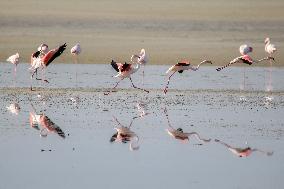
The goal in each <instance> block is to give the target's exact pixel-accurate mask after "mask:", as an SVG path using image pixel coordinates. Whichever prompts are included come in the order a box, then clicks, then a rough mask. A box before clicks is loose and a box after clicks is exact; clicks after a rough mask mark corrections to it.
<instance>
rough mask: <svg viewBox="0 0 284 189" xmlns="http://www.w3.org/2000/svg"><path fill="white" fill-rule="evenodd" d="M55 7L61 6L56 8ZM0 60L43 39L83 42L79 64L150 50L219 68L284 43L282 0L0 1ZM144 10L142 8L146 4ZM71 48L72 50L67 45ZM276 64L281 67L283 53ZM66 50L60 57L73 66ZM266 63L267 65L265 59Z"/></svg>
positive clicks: (161, 60)
mask: <svg viewBox="0 0 284 189" xmlns="http://www.w3.org/2000/svg"><path fill="white" fill-rule="evenodd" d="M55 4H56V6H55ZM1 6H2V9H1V12H0V18H1V19H0V25H1V28H0V44H1V46H0V57H1V59H2V60H3V61H4V60H5V59H6V58H7V57H8V56H9V55H11V54H13V53H15V52H19V53H20V55H21V57H22V58H21V61H22V62H29V60H30V58H29V57H30V54H31V52H32V51H34V50H35V48H36V47H37V46H38V45H39V44H40V43H42V42H46V43H48V44H49V46H50V47H51V48H52V47H56V46H57V45H58V44H60V43H64V42H67V44H68V47H71V46H72V45H74V44H75V43H77V42H80V43H81V45H82V48H83V53H82V55H81V56H80V58H79V62H80V63H108V62H109V61H110V60H111V58H114V59H117V60H119V61H129V58H130V56H131V54H133V53H137V52H138V51H139V50H140V49H141V48H145V49H146V50H147V51H148V53H149V56H150V60H151V61H150V64H173V63H175V62H176V61H177V60H178V59H182V58H188V59H190V60H191V61H192V63H199V62H200V61H201V60H202V59H211V60H212V61H213V62H214V64H216V65H222V64H225V63H227V62H228V61H230V60H231V59H232V58H234V57H236V56H238V55H239V52H238V47H239V45H241V44H242V43H249V44H251V45H253V47H254V51H255V53H253V57H254V58H259V57H263V56H265V54H264V50H263V46H264V44H263V40H264V38H265V37H267V36H270V37H271V38H272V41H274V42H275V44H276V45H277V47H278V49H280V50H281V48H283V44H284V36H283V33H284V24H283V23H284V15H283V11H282V10H283V8H284V2H283V1H280V0H272V1H269V2H267V1H264V0H260V1H259V0H254V1H250V2H247V1H243V0H242V1H238V2H235V1H233V0H230V1H224V0H217V1H214V2H212V1H202V2H200V1H196V0H194V1H183V0H179V1H174V2H172V1H155V2H152V1H127V0H123V1H120V2H119V3H117V1H114V0H112V1H108V2H103V1H80V2H77V1H69V2H68V3H66V1H53V0H51V1H48V2H38V1H34V0H27V1H25V2H24V3H23V2H22V1H20V0H16V1H1ZM141 7H143V8H141ZM68 51H69V50H68ZM275 58H276V60H277V63H276V64H275V66H282V65H283V64H284V55H283V53H277V54H276V55H275ZM72 61H73V59H72V57H71V55H70V54H69V52H66V53H65V54H64V55H63V56H62V57H60V58H59V59H58V60H57V61H56V62H59V63H62V62H63V63H70V62H72ZM261 65H266V64H265V63H263V64H261Z"/></svg>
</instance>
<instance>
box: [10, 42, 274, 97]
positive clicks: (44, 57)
mask: <svg viewBox="0 0 284 189" xmlns="http://www.w3.org/2000/svg"><path fill="white" fill-rule="evenodd" d="M264 44H265V47H264V50H265V52H266V53H267V54H268V56H267V57H265V58H262V59H258V60H254V59H252V58H251V56H250V55H249V54H250V53H251V52H253V48H252V47H251V46H249V45H247V44H244V45H241V46H240V48H239V51H240V54H241V55H240V56H238V57H236V58H234V59H233V60H231V61H230V62H229V63H228V64H226V65H224V66H222V67H219V68H217V69H216V70H217V71H221V70H223V69H224V68H227V67H229V66H231V65H233V64H235V63H244V64H248V65H252V64H256V63H259V62H262V61H270V64H272V61H274V58H273V54H274V53H275V52H276V50H277V49H276V46H275V45H274V44H272V43H271V42H270V38H266V39H265V41H264ZM66 47H67V45H66V43H64V44H63V45H60V46H58V47H57V48H54V49H51V50H49V47H48V45H47V44H41V45H40V46H39V47H38V48H37V50H36V51H35V52H34V53H32V55H31V67H30V68H29V70H30V73H31V85H30V90H34V89H33V87H32V80H33V78H34V75H35V76H36V80H42V81H43V82H46V83H49V81H48V80H46V79H45V70H46V68H47V66H48V65H50V63H52V62H53V61H54V60H55V59H56V58H57V57H59V56H60V55H61V54H62V53H63V52H64V51H65V50H66ZM70 52H71V54H72V55H73V57H74V59H75V63H78V55H79V54H80V53H81V52H82V49H81V46H80V44H79V43H77V44H76V45H75V46H73V47H72V48H71V50H70ZM19 59H20V55H19V53H16V54H14V55H12V56H10V57H9V58H8V59H7V61H8V62H11V63H12V64H14V65H15V68H14V77H16V72H17V65H18V64H19ZM130 62H131V63H127V62H125V63H120V62H117V61H115V60H112V61H111V63H110V64H111V66H112V67H113V68H114V69H115V70H116V71H117V75H115V76H114V77H115V78H118V79H119V80H118V81H117V82H116V84H115V86H114V87H113V88H112V89H111V90H109V91H107V92H105V93H104V94H105V95H109V94H111V93H112V91H113V90H114V89H116V87H117V86H118V85H119V83H120V82H121V81H122V80H124V79H125V78H128V79H129V80H130V81H131V84H132V87H133V88H135V89H138V90H141V91H143V92H146V93H149V91H148V90H146V89H143V88H140V87H137V86H136V85H134V83H133V81H132V78H131V75H132V74H134V73H136V72H137V71H138V70H139V69H140V68H141V66H142V67H143V79H142V81H143V82H142V83H143V85H144V68H145V65H146V64H147V63H148V62H149V57H148V56H147V54H146V50H145V49H141V51H140V53H137V54H133V55H132V56H131V57H130ZM202 64H213V63H212V61H211V60H203V61H201V62H200V63H199V64H198V65H197V66H193V65H192V64H191V62H190V61H189V60H181V61H179V62H178V63H176V64H175V65H173V66H171V67H170V68H169V69H168V70H167V71H166V74H169V76H168V80H167V83H166V85H165V88H164V90H163V92H164V94H166V93H167V92H168V88H169V84H170V79H171V77H172V76H173V75H174V74H175V73H176V72H178V73H183V71H186V70H192V71H197V70H199V67H200V66H201V65H202ZM38 70H41V71H42V76H41V78H38ZM14 79H15V78H14ZM76 83H77V73H76Z"/></svg>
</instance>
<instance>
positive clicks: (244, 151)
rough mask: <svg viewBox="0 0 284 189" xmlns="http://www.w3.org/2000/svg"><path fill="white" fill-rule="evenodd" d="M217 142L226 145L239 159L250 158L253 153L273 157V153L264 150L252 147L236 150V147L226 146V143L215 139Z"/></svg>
mask: <svg viewBox="0 0 284 189" xmlns="http://www.w3.org/2000/svg"><path fill="white" fill-rule="evenodd" d="M215 142H218V143H220V144H222V145H224V146H225V147H227V148H228V150H230V151H231V152H232V153H233V154H234V155H236V156H239V157H248V156H249V155H251V154H252V152H261V153H263V154H265V155H267V156H271V155H272V154H273V152H265V151H263V150H259V149H256V148H254V149H252V148H250V147H247V148H234V147H232V146H230V145H228V144H226V143H225V142H222V141H220V140H218V139H215Z"/></svg>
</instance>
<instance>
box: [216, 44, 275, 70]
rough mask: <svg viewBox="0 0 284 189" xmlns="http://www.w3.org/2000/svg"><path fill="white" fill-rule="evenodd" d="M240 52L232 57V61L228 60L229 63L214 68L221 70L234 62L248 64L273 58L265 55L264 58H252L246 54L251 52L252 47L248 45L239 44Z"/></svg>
mask: <svg viewBox="0 0 284 189" xmlns="http://www.w3.org/2000/svg"><path fill="white" fill-rule="evenodd" d="M239 50H240V53H241V56H239V57H236V58H235V59H233V60H232V61H230V62H229V64H226V65H224V66H222V67H220V68H217V69H216V70H217V71H221V70H222V69H224V68H226V67H228V66H231V65H233V64H235V63H244V64H248V65H252V64H256V63H259V62H262V61H264V60H271V59H272V60H274V58H272V57H265V58H262V59H259V60H253V59H252V58H251V57H250V56H249V55H248V54H249V53H251V52H252V51H253V48H252V47H251V46H249V45H246V44H244V45H241V46H240V48H239Z"/></svg>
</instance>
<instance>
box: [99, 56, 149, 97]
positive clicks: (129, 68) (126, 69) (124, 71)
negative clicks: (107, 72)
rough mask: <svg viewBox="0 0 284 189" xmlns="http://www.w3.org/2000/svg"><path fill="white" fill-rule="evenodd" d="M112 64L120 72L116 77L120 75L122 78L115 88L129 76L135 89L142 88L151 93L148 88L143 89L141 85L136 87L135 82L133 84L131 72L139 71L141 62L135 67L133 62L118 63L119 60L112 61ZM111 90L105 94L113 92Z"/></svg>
mask: <svg viewBox="0 0 284 189" xmlns="http://www.w3.org/2000/svg"><path fill="white" fill-rule="evenodd" d="M111 65H112V67H113V68H114V69H115V70H116V71H117V72H118V74H117V75H116V76H114V77H118V78H119V79H120V80H119V81H118V82H117V83H116V85H115V86H114V87H113V88H112V90H113V89H115V88H116V87H117V86H118V84H119V83H120V82H121V81H122V80H123V79H125V78H129V80H130V81H131V84H132V87H133V88H135V89H139V90H142V91H145V92H147V93H149V91H148V90H146V89H142V88H139V87H136V86H135V85H134V84H133V81H132V79H131V74H133V73H135V72H137V71H138V70H139V68H140V64H136V66H135V67H134V66H133V64H128V63H126V62H125V63H124V64H122V63H118V62H115V61H114V60H112V61H111ZM112 90H110V91H109V92H107V93H104V94H105V95H109V94H110V93H111V91H112Z"/></svg>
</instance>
